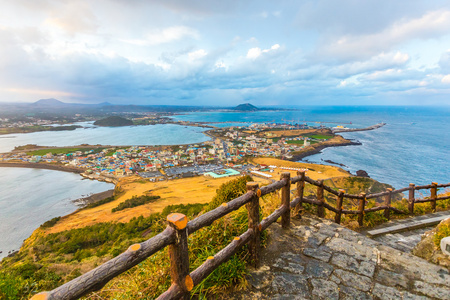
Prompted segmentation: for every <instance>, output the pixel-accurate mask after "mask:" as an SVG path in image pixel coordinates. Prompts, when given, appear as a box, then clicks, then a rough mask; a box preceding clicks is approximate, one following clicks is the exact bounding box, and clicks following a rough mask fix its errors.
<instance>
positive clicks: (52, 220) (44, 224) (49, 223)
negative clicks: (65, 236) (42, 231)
mask: <svg viewBox="0 0 450 300" xmlns="http://www.w3.org/2000/svg"><path fill="white" fill-rule="evenodd" d="M59 220H61V217H56V218H53V219H51V220H49V221H47V222H45V223H43V224H42V225H41V226H40V228H49V227H53V226H55V224H56V223H57V222H58V221H59Z"/></svg>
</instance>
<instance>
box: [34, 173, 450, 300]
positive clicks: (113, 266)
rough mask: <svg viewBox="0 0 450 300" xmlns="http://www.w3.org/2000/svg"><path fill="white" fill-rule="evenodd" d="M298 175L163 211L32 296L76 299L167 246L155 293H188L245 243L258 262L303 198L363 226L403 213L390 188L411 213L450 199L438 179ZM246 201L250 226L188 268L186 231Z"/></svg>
mask: <svg viewBox="0 0 450 300" xmlns="http://www.w3.org/2000/svg"><path fill="white" fill-rule="evenodd" d="M297 174H298V176H296V177H294V178H292V179H291V178H290V173H288V172H286V173H282V175H281V180H280V181H276V182H273V183H271V184H269V185H267V186H264V187H261V188H259V186H258V184H257V183H255V182H249V183H247V193H245V194H244V195H242V196H240V197H238V198H236V199H233V200H231V201H230V202H228V203H223V204H222V205H221V206H219V207H217V208H215V209H213V210H211V211H209V212H207V213H205V214H203V215H200V216H198V217H197V218H195V219H193V220H191V221H188V219H187V217H186V216H185V215H183V214H179V213H173V214H170V215H168V216H167V221H168V226H167V228H166V229H165V230H164V231H163V232H161V233H159V234H158V235H156V236H154V237H152V238H150V239H148V240H147V241H145V242H142V243H140V244H134V245H131V246H130V247H129V248H128V250H127V251H125V252H124V253H122V254H120V255H118V256H116V257H115V258H113V259H111V260H109V261H108V262H106V263H104V264H103V265H100V266H98V267H97V268H95V269H93V270H91V271H89V272H87V273H85V274H83V275H81V276H80V277H78V278H75V279H73V280H72V281H69V282H67V283H65V284H63V285H62V286H60V287H58V288H56V289H54V290H52V291H50V292H42V293H39V294H36V295H35V296H33V297H32V299H34V300H36V299H52V300H53V299H78V298H79V297H81V296H83V295H86V294H87V293H89V292H92V291H96V290H99V289H101V288H102V287H103V286H104V285H105V284H106V283H107V282H108V281H110V280H111V279H113V278H114V277H116V276H118V275H119V274H121V273H123V272H125V271H127V270H129V269H130V268H132V267H133V266H135V265H137V264H138V263H140V262H142V261H143V260H145V259H146V258H148V257H149V256H151V255H153V254H154V253H156V252H158V251H160V250H162V249H164V248H165V247H167V246H169V256H170V276H171V278H172V285H171V286H170V288H169V289H168V290H167V291H166V292H164V293H163V294H161V295H160V296H159V297H158V299H187V298H189V296H190V291H191V290H192V289H193V287H194V286H196V285H198V284H199V283H200V282H201V281H202V280H203V279H205V278H206V277H207V276H208V275H209V274H211V273H212V272H213V271H214V270H215V269H216V268H217V267H218V266H219V265H221V264H222V263H224V262H226V261H227V260H228V259H229V258H230V257H231V256H232V255H233V254H235V253H236V252H237V251H238V250H239V249H240V248H241V247H242V246H244V245H246V244H248V245H249V247H248V249H249V252H250V258H251V261H252V264H253V265H254V266H257V265H258V264H259V260H260V235H261V232H262V231H264V230H265V229H267V227H269V226H270V225H271V224H272V223H274V222H275V221H276V220H278V218H280V217H281V226H282V228H285V229H287V228H289V225H290V216H291V211H290V210H291V209H294V212H298V211H299V210H301V209H302V205H303V203H310V204H313V205H317V215H318V216H319V217H324V216H325V209H328V210H331V211H333V212H334V213H335V222H336V223H340V222H341V216H342V214H358V223H359V224H360V225H361V226H362V224H363V220H364V214H365V213H368V212H374V211H379V210H384V216H385V217H386V218H388V219H389V216H390V212H391V211H393V212H397V213H405V212H403V211H401V210H398V209H396V208H394V207H392V206H391V199H392V196H393V195H394V194H398V193H403V192H406V191H409V198H408V202H409V205H408V209H409V213H411V214H413V213H414V204H415V203H423V202H431V207H432V208H433V210H434V209H435V208H436V201H438V200H443V199H450V196H441V197H438V196H437V189H438V188H440V187H449V186H450V183H448V184H437V183H435V182H433V183H432V184H430V185H424V186H415V185H414V184H410V185H409V187H407V188H403V189H399V190H395V191H394V190H392V189H388V190H387V191H386V192H382V193H377V194H369V195H366V194H360V195H353V194H346V193H345V191H344V190H339V191H335V190H334V189H333V188H331V187H329V186H326V185H324V183H323V180H313V179H311V178H309V177H307V176H305V172H304V171H303V172H301V171H300V172H298V173H297ZM306 183H310V184H312V185H315V186H317V194H316V196H317V197H316V198H317V199H316V200H314V199H309V198H305V197H304V188H305V184H306ZM291 184H296V191H295V195H296V198H295V199H294V200H292V201H291V200H290V199H291V190H290V186H291ZM280 189H281V205H280V207H279V208H278V209H276V210H275V211H274V212H273V213H272V214H271V215H269V216H268V217H266V218H264V219H263V220H262V221H260V220H259V209H260V205H259V198H260V197H261V196H263V195H266V194H269V193H272V192H275V191H277V190H280ZM423 189H430V190H431V192H430V197H427V198H424V199H415V191H416V190H423ZM324 191H327V192H329V193H331V194H333V195H335V196H336V197H337V199H336V207H333V206H331V205H330V204H328V203H326V201H325V199H324ZM377 197H384V204H383V205H382V206H378V207H373V208H369V209H365V206H366V204H367V201H368V200H369V199H373V198H377ZM344 198H349V199H354V200H355V199H356V200H358V204H359V205H358V210H347V209H344V208H343V200H344ZM244 204H246V207H247V210H248V230H247V231H246V232H244V233H243V234H241V235H240V236H238V237H235V238H234V240H233V241H232V242H231V243H230V244H228V245H227V246H226V247H225V248H223V249H222V250H220V251H219V252H218V253H216V254H215V255H214V256H210V257H208V259H207V260H206V261H205V262H204V263H203V264H202V265H200V266H199V267H198V268H197V269H195V270H194V271H192V272H191V273H189V249H188V241H187V238H188V235H190V234H193V233H194V232H196V231H197V230H199V229H201V228H203V227H205V226H209V225H211V224H212V223H213V222H214V221H216V220H218V219H219V218H221V217H223V216H225V215H227V214H229V213H230V212H232V211H235V210H237V209H239V208H240V207H241V206H243V205H244Z"/></svg>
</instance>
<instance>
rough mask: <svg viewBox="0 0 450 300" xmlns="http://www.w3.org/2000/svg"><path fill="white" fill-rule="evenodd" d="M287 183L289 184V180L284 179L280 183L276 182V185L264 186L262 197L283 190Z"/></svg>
mask: <svg viewBox="0 0 450 300" xmlns="http://www.w3.org/2000/svg"><path fill="white" fill-rule="evenodd" d="M287 183H288V180H286V179H282V180H280V181H275V182H274V183H271V184H269V185H266V186H263V187H261V196H264V195H267V194H270V193H272V192H275V191H276V190H279V189H281V188H282V187H283V186H286V184H287Z"/></svg>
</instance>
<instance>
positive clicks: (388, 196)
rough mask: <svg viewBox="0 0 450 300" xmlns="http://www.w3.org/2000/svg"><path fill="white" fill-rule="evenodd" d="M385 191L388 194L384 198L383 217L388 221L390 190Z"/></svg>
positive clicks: (390, 199)
mask: <svg viewBox="0 0 450 300" xmlns="http://www.w3.org/2000/svg"><path fill="white" fill-rule="evenodd" d="M387 190H388V192H389V194H387V195H386V196H385V197H384V206H386V207H387V208H385V209H384V217H385V218H386V219H388V220H389V219H390V217H391V215H390V214H391V201H392V189H391V188H388V189H387Z"/></svg>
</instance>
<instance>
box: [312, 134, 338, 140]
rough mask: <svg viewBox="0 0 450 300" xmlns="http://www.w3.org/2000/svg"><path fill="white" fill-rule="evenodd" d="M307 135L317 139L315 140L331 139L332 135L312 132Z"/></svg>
mask: <svg viewBox="0 0 450 300" xmlns="http://www.w3.org/2000/svg"><path fill="white" fill-rule="evenodd" d="M309 137H311V138H313V139H317V140H328V139H331V138H332V137H333V136H332V135H323V134H314V135H310V136H309Z"/></svg>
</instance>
